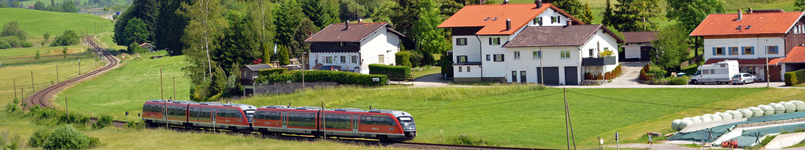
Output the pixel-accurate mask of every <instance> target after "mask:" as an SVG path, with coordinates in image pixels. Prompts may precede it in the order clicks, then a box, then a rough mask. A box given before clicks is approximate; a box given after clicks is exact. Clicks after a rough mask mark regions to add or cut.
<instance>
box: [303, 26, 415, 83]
mask: <svg viewBox="0 0 805 150" xmlns="http://www.w3.org/2000/svg"><path fill="white" fill-rule="evenodd" d="M400 38H406V37H405V36H404V35H403V34H401V33H400V32H397V31H394V29H392V26H391V25H389V24H388V23H384V22H375V23H349V24H344V23H338V24H330V25H329V26H327V27H325V28H324V29H322V30H321V31H319V32H318V33H316V34H314V35H313V36H311V37H310V38H308V39H307V40H305V42H306V43H310V54H309V56H308V57H309V59H310V60H309V61H308V62H309V64H308V65H310V66H314V67H312V68H314V69H318V68H316V67H315V66H340V67H341V70H344V71H352V72H359V73H363V74H369V64H386V65H394V63H395V56H394V53H397V52H399V51H400V47H399V45H400Z"/></svg>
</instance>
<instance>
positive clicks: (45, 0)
mask: <svg viewBox="0 0 805 150" xmlns="http://www.w3.org/2000/svg"><path fill="white" fill-rule="evenodd" d="M36 1H42V2H43V3H45V6H50V1H49V0H29V1H23V2H22V4H23V5H33V4H36ZM74 1H80V2H81V5H80V6H78V8H82V6H84V3H85V2H87V1H89V0H74ZM127 1H128V0H112V2H114V3H115V4H117V5H126V4H127ZM53 2H55V3H63V2H64V0H53Z"/></svg>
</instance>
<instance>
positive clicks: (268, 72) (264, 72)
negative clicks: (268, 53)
mask: <svg viewBox="0 0 805 150" xmlns="http://www.w3.org/2000/svg"><path fill="white" fill-rule="evenodd" d="M285 71H288V69H286V68H271V69H263V70H258V71H257V73H258V74H260V77H267V76H269V75H272V74H283V73H285Z"/></svg>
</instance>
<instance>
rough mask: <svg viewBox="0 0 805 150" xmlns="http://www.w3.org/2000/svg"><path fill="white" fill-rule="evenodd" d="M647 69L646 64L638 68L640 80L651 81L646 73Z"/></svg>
mask: <svg viewBox="0 0 805 150" xmlns="http://www.w3.org/2000/svg"><path fill="white" fill-rule="evenodd" d="M648 71H649V67H648V64H646V65H645V66H643V69H640V76H639V78H640V81H651V76H650V75H649V74H648V73H646V72H648Z"/></svg>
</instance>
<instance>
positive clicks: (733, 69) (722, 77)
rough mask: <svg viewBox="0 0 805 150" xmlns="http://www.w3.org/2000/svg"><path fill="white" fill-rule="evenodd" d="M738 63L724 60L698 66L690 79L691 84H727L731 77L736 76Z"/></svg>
mask: <svg viewBox="0 0 805 150" xmlns="http://www.w3.org/2000/svg"><path fill="white" fill-rule="evenodd" d="M738 73H740V72H738V61H736V60H724V61H720V62H717V63H713V64H709V65H702V66H699V68H698V71H696V73H695V74H693V76H692V77H691V78H690V83H691V84H704V83H708V82H713V83H716V84H722V83H724V84H728V83H730V79H731V78H732V76H733V75H735V74H738Z"/></svg>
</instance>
